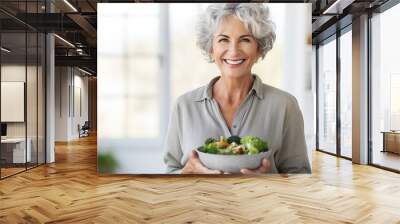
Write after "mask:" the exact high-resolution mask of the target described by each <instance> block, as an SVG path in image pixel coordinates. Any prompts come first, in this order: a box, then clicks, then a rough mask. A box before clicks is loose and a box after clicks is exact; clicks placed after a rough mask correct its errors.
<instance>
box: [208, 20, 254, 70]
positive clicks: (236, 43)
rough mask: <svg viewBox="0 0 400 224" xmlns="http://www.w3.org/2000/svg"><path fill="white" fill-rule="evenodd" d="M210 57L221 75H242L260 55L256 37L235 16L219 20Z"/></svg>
mask: <svg viewBox="0 0 400 224" xmlns="http://www.w3.org/2000/svg"><path fill="white" fill-rule="evenodd" d="M211 57H212V59H214V61H215V63H216V64H217V66H218V68H219V70H220V72H221V73H222V75H225V76H227V77H242V76H245V75H250V74H251V68H252V67H253V65H254V63H255V62H256V61H257V59H258V58H259V57H260V53H259V52H258V44H257V41H256V39H255V38H254V37H253V35H251V33H250V32H249V31H248V30H247V28H246V27H245V25H244V23H243V22H242V21H240V20H239V19H238V18H237V17H236V16H232V15H231V16H228V17H226V18H225V19H223V20H222V21H221V24H220V25H219V27H218V28H217V30H216V32H215V33H214V37H213V44H212V52H211Z"/></svg>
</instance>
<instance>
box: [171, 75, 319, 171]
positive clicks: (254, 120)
mask: <svg viewBox="0 0 400 224" xmlns="http://www.w3.org/2000/svg"><path fill="white" fill-rule="evenodd" d="M254 76H255V79H254V82H253V86H252V88H251V90H250V91H249V93H248V95H247V97H246V98H245V100H244V101H243V102H242V104H241V105H240V107H239V109H238V111H237V112H236V114H235V117H234V120H233V123H232V128H231V129H229V128H228V126H227V124H226V122H225V120H224V118H223V116H222V113H221V111H220V109H219V105H218V103H217V101H216V100H215V99H214V98H213V97H212V86H213V85H214V83H215V82H216V81H217V80H218V79H219V77H216V78H214V79H213V80H211V82H210V83H209V84H208V85H206V86H202V87H200V88H197V89H195V90H193V91H190V92H188V93H185V94H184V95H182V96H180V97H179V98H178V99H177V102H176V103H175V106H174V108H173V111H172V115H171V118H170V122H169V127H168V133H167V136H166V141H165V145H164V162H165V164H166V165H167V173H171V174H173V173H180V172H181V169H182V168H183V166H184V165H185V163H186V161H187V160H188V159H189V157H190V155H191V151H192V150H193V149H195V148H198V147H199V146H202V145H203V144H204V141H205V140H206V139H207V138H210V137H213V138H216V139H219V136H225V137H229V136H231V135H237V136H240V137H243V136H245V135H253V136H257V137H260V138H261V139H263V140H265V141H267V143H268V147H269V150H270V153H269V154H268V155H269V156H268V158H267V159H268V160H269V161H270V163H271V167H272V169H271V172H272V173H311V169H310V164H309V159H308V156H307V146H306V142H305V137H304V121H303V115H302V113H301V111H300V108H299V106H298V103H297V100H296V98H295V97H294V96H292V95H290V94H289V93H287V92H284V91H282V90H279V89H277V88H274V87H272V86H269V85H266V84H264V83H262V81H261V79H260V78H259V77H258V76H256V75H254ZM244 168H245V167H244Z"/></svg>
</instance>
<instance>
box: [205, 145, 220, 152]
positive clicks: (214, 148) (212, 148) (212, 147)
mask: <svg viewBox="0 0 400 224" xmlns="http://www.w3.org/2000/svg"><path fill="white" fill-rule="evenodd" d="M203 150H204V151H203V152H205V153H212V154H218V153H219V150H218V147H217V146H216V145H215V144H208V145H205V146H204V147H203Z"/></svg>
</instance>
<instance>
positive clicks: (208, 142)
mask: <svg viewBox="0 0 400 224" xmlns="http://www.w3.org/2000/svg"><path fill="white" fill-rule="evenodd" d="M216 141H217V140H215V139H214V138H207V140H206V141H205V142H204V144H205V145H208V144H210V143H213V142H216Z"/></svg>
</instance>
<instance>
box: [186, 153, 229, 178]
mask: <svg viewBox="0 0 400 224" xmlns="http://www.w3.org/2000/svg"><path fill="white" fill-rule="evenodd" d="M221 173H222V172H221V171H219V170H210V169H208V168H207V167H205V166H203V164H202V163H201V162H200V159H199V156H198V155H197V152H196V151H195V150H192V154H191V156H190V158H189V160H188V161H187V162H186V165H185V166H184V167H183V169H182V173H181V174H221Z"/></svg>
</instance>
